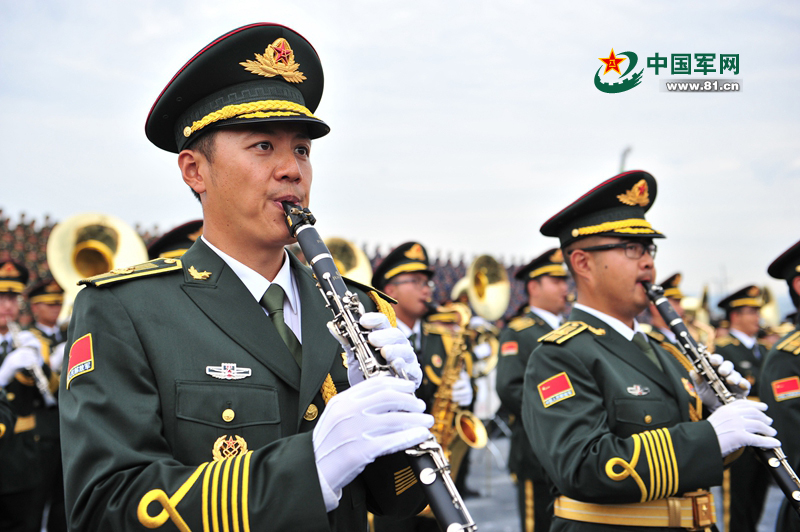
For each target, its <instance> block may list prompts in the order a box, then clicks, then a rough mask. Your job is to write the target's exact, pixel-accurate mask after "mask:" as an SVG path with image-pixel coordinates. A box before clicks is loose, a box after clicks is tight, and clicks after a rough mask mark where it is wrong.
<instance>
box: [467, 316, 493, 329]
mask: <svg viewBox="0 0 800 532" xmlns="http://www.w3.org/2000/svg"><path fill="white" fill-rule="evenodd" d="M491 324H492V323H491V322H490V321H489V320H487V319H486V318H482V317H480V316H472V317H471V318H470V319H469V328H470V329H477V328H478V327H487V326H490V325H491Z"/></svg>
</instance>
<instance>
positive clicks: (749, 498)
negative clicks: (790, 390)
mask: <svg viewBox="0 0 800 532" xmlns="http://www.w3.org/2000/svg"><path fill="white" fill-rule="evenodd" d="M761 304H762V299H761V290H760V289H759V288H758V287H757V286H746V287H744V288H742V289H741V290H737V291H736V292H734V293H733V294H731V295H729V296H728V297H726V298H724V299H722V300H721V301H720V302H719V303H718V306H719V307H720V308H722V309H725V311H726V312H728V313H729V312H730V311H731V310H732V309H736V308H741V307H745V306H748V307H756V308H760V307H761ZM714 352H715V353H717V354H719V355H722V357H723V358H724V359H725V360H730V361H731V362H732V363H733V365H734V368H735V369H736V371H738V372H739V373H741V375H742V377H744V378H745V379H747V380H748V381H749V382H750V386H751V388H750V395H749V396H748V398H749V399H752V400H755V401H758V400H759V398H760V397H761V391H760V390H759V384H760V382H761V365H762V364H763V362H764V358H765V357H766V354H767V349H766V348H765V347H764V346H763V345H761V344H760V343H758V342H756V343H755V344H754V345H753V347H752V348H748V347H746V346H745V345H744V344H743V343H742V342H741V341H740V340H739V339H738V338H736V336H734V335H732V334H731V333H730V332H729V333H728V334H727V335H725V336H722V337H720V338H717V339H716V341H715V342H714ZM770 480H771V476H770V473H769V471H768V470H767V468H765V467H764V466H763V465H762V464H761V462H759V461H758V458H756V454H755V452H754V451H753V450H752V449H751V448H746V449H745V450H744V452H743V453H742V456H741V457H739V458H738V459H737V460H736V461H735V462H733V463H732V464H731V467H730V468H729V469H728V470H727V471H726V472H725V479H724V480H723V483H722V488H723V497H724V499H723V515H724V520H725V526H726V531H727V532H749V531H751V530H755V528H756V527H757V526H758V521H759V520H760V518H761V513H762V511H763V509H764V501H765V500H766V496H767V490H768V489H769V484H770Z"/></svg>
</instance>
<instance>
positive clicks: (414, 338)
mask: <svg viewBox="0 0 800 532" xmlns="http://www.w3.org/2000/svg"><path fill="white" fill-rule="evenodd" d="M408 343H409V344H411V348H412V349H414V351H416V350H417V333H411V336H409V337H408Z"/></svg>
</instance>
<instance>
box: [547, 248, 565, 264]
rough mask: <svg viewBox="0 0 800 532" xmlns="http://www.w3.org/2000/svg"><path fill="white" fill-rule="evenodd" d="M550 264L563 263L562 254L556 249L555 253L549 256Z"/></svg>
mask: <svg viewBox="0 0 800 532" xmlns="http://www.w3.org/2000/svg"><path fill="white" fill-rule="evenodd" d="M550 262H564V253H562V252H561V250H560V249H557V250H556V251H555V253H553V254H552V255H550Z"/></svg>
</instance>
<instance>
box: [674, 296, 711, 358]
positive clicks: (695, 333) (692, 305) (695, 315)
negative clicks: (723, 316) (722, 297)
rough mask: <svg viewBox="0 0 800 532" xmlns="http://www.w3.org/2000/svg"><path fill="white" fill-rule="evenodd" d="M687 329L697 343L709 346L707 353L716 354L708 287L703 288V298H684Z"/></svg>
mask: <svg viewBox="0 0 800 532" xmlns="http://www.w3.org/2000/svg"><path fill="white" fill-rule="evenodd" d="M681 307H683V311H684V317H683V320H684V322H685V323H686V328H687V329H689V334H690V335H692V338H694V339H695V341H697V342H700V343H702V344H703V345H705V346H707V347H706V351H708V352H709V353H713V352H714V339H715V338H716V330H715V329H714V327H712V326H711V323H710V321H711V320H710V316H709V313H708V287H705V288H703V297H702V298H696V297H684V298H683V299H681Z"/></svg>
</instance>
